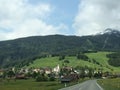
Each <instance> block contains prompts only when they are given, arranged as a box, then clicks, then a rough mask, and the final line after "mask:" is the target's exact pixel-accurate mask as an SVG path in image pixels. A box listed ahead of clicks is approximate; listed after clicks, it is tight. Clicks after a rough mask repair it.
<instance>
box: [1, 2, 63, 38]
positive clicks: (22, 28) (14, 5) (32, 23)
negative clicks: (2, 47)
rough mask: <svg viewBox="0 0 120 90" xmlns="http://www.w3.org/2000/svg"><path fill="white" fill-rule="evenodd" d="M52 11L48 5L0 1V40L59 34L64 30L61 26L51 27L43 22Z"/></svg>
mask: <svg viewBox="0 0 120 90" xmlns="http://www.w3.org/2000/svg"><path fill="white" fill-rule="evenodd" d="M52 11H53V7H52V6H51V5H50V4H48V3H38V4H31V3H29V0H0V32H1V33H0V40H6V39H14V38H19V37H26V36H33V35H48V34H55V33H60V30H61V29H64V28H65V27H64V26H63V25H58V26H53V25H51V24H47V23H46V22H45V21H46V20H47V18H49V15H51V13H52ZM8 31H9V32H8Z"/></svg>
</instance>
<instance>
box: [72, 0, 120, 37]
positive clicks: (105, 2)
mask: <svg viewBox="0 0 120 90" xmlns="http://www.w3.org/2000/svg"><path fill="white" fill-rule="evenodd" d="M73 27H74V29H75V30H76V34H77V35H90V34H95V33H98V32H101V31H102V30H105V29H106V28H115V29H120V0H81V2H80V4H79V10H78V13H77V15H76V17H75V20H74V24H73Z"/></svg>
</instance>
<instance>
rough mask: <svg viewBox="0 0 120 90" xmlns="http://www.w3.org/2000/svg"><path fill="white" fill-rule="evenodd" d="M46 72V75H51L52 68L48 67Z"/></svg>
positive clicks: (45, 69)
mask: <svg viewBox="0 0 120 90" xmlns="http://www.w3.org/2000/svg"><path fill="white" fill-rule="evenodd" d="M44 72H45V74H51V73H52V69H51V68H50V67H46V68H44Z"/></svg>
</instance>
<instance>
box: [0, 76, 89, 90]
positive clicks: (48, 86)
mask: <svg viewBox="0 0 120 90" xmlns="http://www.w3.org/2000/svg"><path fill="white" fill-rule="evenodd" d="M86 80H88V79H87V78H86V79H84V80H81V79H80V80H79V83H81V82H83V81H86ZM77 83H78V82H71V83H67V84H66V85H67V87H68V86H71V85H74V84H77ZM64 87H65V84H61V83H60V82H59V81H49V82H36V81H35V80H33V79H28V80H16V81H14V80H10V81H9V82H8V81H6V80H0V90H58V89H60V88H64Z"/></svg>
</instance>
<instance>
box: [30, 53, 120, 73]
mask: <svg viewBox="0 0 120 90" xmlns="http://www.w3.org/2000/svg"><path fill="white" fill-rule="evenodd" d="M109 53H110V52H98V53H86V55H87V56H88V57H89V58H90V60H91V62H88V61H83V60H79V59H77V58H76V57H75V56H74V57H67V56H66V57H65V60H69V62H70V63H68V64H67V65H68V66H72V67H76V66H82V67H84V66H88V67H91V68H96V69H103V71H112V72H120V67H113V66H110V65H109V64H108V58H107V57H106V54H109ZM92 59H94V60H96V61H97V62H99V63H100V65H97V64H94V63H93V62H92ZM58 64H59V65H60V66H62V64H63V60H59V57H49V58H41V59H36V60H35V61H34V62H33V63H32V64H30V65H29V66H28V67H37V68H39V67H48V66H49V67H52V68H53V67H55V66H57V65H58ZM101 65H102V66H101Z"/></svg>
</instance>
